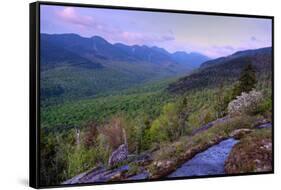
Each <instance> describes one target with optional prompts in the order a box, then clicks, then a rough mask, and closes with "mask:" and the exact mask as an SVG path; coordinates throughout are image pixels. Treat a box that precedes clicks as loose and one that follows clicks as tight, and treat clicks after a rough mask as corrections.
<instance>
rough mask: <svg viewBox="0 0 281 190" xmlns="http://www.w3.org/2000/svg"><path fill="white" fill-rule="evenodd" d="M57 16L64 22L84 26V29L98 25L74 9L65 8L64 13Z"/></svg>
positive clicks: (58, 13)
mask: <svg viewBox="0 0 281 190" xmlns="http://www.w3.org/2000/svg"><path fill="white" fill-rule="evenodd" d="M57 15H58V16H59V18H61V19H62V20H63V21H65V22H68V23H72V24H75V25H79V26H84V27H88V26H93V25H96V23H95V21H94V19H93V18H92V17H90V16H83V15H79V14H77V13H76V11H75V9H74V8H73V7H67V8H64V9H63V10H62V11H59V12H57Z"/></svg>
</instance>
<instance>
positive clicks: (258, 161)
mask: <svg viewBox="0 0 281 190" xmlns="http://www.w3.org/2000/svg"><path fill="white" fill-rule="evenodd" d="M271 135H272V131H271V129H260V130H256V131H254V132H252V133H250V134H249V135H247V136H245V137H244V138H242V139H240V142H239V143H238V144H236V145H235V146H234V148H233V150H232V152H231V153H230V155H229V157H228V159H227V160H226V163H225V171H226V173H228V174H238V173H252V172H270V171H272V136H271Z"/></svg>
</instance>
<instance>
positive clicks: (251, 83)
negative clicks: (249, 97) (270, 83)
mask: <svg viewBox="0 0 281 190" xmlns="http://www.w3.org/2000/svg"><path fill="white" fill-rule="evenodd" d="M256 83H257V79H256V72H255V70H254V68H253V66H252V65H251V64H248V65H247V66H246V67H245V68H244V69H243V70H242V72H241V75H240V78H239V81H238V83H237V84H236V85H235V86H234V89H233V98H235V97H236V96H239V95H240V94H241V93H242V92H250V91H251V90H252V89H253V88H255V86H256Z"/></svg>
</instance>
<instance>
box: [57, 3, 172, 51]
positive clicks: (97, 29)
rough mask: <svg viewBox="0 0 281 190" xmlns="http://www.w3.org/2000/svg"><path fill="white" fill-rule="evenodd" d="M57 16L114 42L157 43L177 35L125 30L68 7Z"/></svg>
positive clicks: (170, 39)
mask: <svg viewBox="0 0 281 190" xmlns="http://www.w3.org/2000/svg"><path fill="white" fill-rule="evenodd" d="M57 16H58V18H59V19H61V20H62V21H63V22H67V23H69V24H72V25H73V26H74V27H75V26H76V27H78V28H79V29H80V30H87V31H88V33H89V31H90V33H91V32H92V35H96V34H102V35H103V37H105V38H106V39H107V40H111V41H113V42H125V43H127V44H130V45H132V44H147V45H149V44H150V45H155V43H159V42H166V41H173V40H175V37H174V36H173V35H172V34H171V32H169V33H167V34H164V35H159V34H148V33H144V32H132V31H124V30H121V29H120V28H116V27H114V26H111V25H109V24H105V23H103V22H100V21H98V20H97V19H94V17H92V16H85V15H82V14H79V13H78V12H77V11H76V10H75V9H74V8H72V7H66V8H64V9H62V10H59V11H57Z"/></svg>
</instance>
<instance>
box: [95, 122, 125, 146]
mask: <svg viewBox="0 0 281 190" xmlns="http://www.w3.org/2000/svg"><path fill="white" fill-rule="evenodd" d="M99 131H100V133H101V134H103V135H104V136H105V137H106V140H107V141H108V143H109V145H110V147H111V148H112V149H113V150H114V149H117V148H118V147H119V146H120V145H121V144H124V143H125V141H126V140H127V139H126V137H124V133H123V131H125V121H124V119H123V118H121V117H113V118H112V119H111V120H110V121H109V123H107V124H105V125H104V126H103V127H100V128H99Z"/></svg>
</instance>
